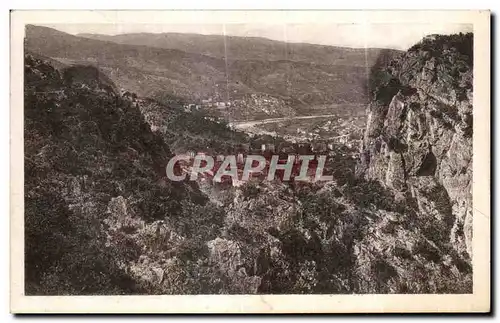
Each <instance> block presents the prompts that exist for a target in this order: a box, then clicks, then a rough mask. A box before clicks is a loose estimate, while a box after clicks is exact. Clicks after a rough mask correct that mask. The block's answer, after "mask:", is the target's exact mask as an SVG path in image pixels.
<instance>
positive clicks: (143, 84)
mask: <svg viewBox="0 0 500 323" xmlns="http://www.w3.org/2000/svg"><path fill="white" fill-rule="evenodd" d="M87 37H88V35H87ZM148 37H149V36H148ZM148 37H146V36H141V37H139V40H141V39H142V40H141V41H139V40H137V41H134V42H136V44H135V45H131V44H119V43H116V42H113V41H111V40H112V39H110V38H108V39H106V40H103V39H101V40H97V39H90V38H84V37H78V36H73V35H70V34H67V33H64V32H60V31H57V30H55V29H51V28H48V27H40V26H33V25H28V26H27V27H26V38H25V48H26V50H29V51H31V52H34V53H38V54H41V55H43V56H46V57H49V58H51V59H55V60H57V61H59V62H62V63H64V64H66V65H74V64H78V65H85V64H88V65H93V66H96V67H98V68H99V69H100V70H101V71H102V72H104V73H105V74H106V75H107V76H108V77H109V78H110V79H111V80H112V81H113V82H114V83H115V84H117V86H118V87H121V88H123V89H125V90H127V91H130V92H134V93H137V94H138V95H139V96H142V97H151V98H154V99H159V100H161V98H164V97H174V98H178V99H179V100H181V101H185V102H187V103H196V102H201V101H202V100H205V99H212V100H213V101H214V102H215V101H234V100H242V99H244V98H246V97H248V96H249V95H251V94H257V95H270V96H272V97H275V98H277V99H278V100H280V102H286V103H287V105H289V106H290V107H292V108H293V109H295V110H296V113H298V114H300V113H301V111H302V110H305V109H306V108H309V107H311V106H315V105H328V104H339V103H359V104H364V103H366V102H368V99H369V98H368V97H369V95H368V92H369V91H368V82H367V81H368V75H369V74H370V72H371V68H372V67H373V66H374V65H375V64H376V63H377V62H378V61H379V60H380V57H381V56H392V55H395V54H397V53H398V52H397V51H388V50H379V49H378V50H371V49H367V50H366V51H365V50H364V49H363V50H359V49H356V50H355V49H345V48H336V47H331V48H330V47H328V46H320V45H309V44H286V43H283V42H277V41H271V40H265V39H255V38H251V39H246V38H242V37H228V38H227V39H226V41H228V44H226V45H227V46H226V47H225V48H226V51H225V52H227V53H230V54H229V55H230V56H231V57H234V59H228V60H226V59H225V58H224V57H219V56H220V55H221V50H223V49H224V47H220V48H219V47H218V45H217V44H218V43H220V41H221V40H222V41H223V38H221V37H219V38H217V37H212V36H206V37H205V36H201V35H198V36H193V35H188V36H185V37H187V38H185V39H184V41H183V42H181V41H179V42H177V43H175V42H173V43H172V44H173V45H172V47H176V48H160V46H166V45H165V44H167V41H165V39H167V38H168V37H167V38H165V37H164V41H163V42H160V41H154V39H153V38H148ZM175 37H177V38H181V37H180V36H179V35H177V36H175ZM183 37H184V36H183ZM189 37H191V38H189ZM193 37H194V38H193ZM97 38H99V37H97ZM100 38H103V37H100ZM111 38H112V37H111ZM202 38H203V39H204V40H203V41H202ZM148 39H149V40H148ZM186 39H187V40H186ZM189 39H191V40H190V41H191V42H192V43H194V45H190V47H189V46H187V45H185V44H187V43H189V42H188V40H189ZM147 40H148V41H147ZM195 40H196V41H195ZM115 41H116V39H115ZM123 41H127V42H132V40H130V39H128V40H127V39H125V40H123ZM141 42H142V44H141ZM151 43H154V44H153V45H155V46H156V47H148V46H146V45H151ZM176 44H177V45H176ZM183 44H184V45H183ZM284 45H286V48H287V51H284V49H285V48H284V47H283V46H284ZM280 46H282V47H283V48H282V49H283V51H281V52H280V48H281V47H280ZM196 51H198V52H196ZM207 52H208V54H210V55H205V54H206V53H207ZM279 53H282V54H279ZM365 54H366V55H365ZM229 55H228V56H227V57H229ZM342 57H343V58H342ZM239 58H241V59H239ZM335 62H337V63H335ZM347 62H348V63H349V64H347ZM333 63H335V64H337V65H335V64H333ZM247 105H248V104H243V105H241V109H245V107H246V106H247ZM288 112H289V109H285V110H283V111H277V113H276V114H274V115H273V116H272V117H277V116H286V115H287V114H288ZM231 115H232V116H233V117H234V118H238V116H241V115H244V114H243V113H242V111H238V110H237V109H236V108H235V109H233V110H232V111H231ZM245 117H247V116H246V115H245ZM249 118H251V117H249Z"/></svg>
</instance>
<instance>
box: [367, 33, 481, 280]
mask: <svg viewBox="0 0 500 323" xmlns="http://www.w3.org/2000/svg"><path fill="white" fill-rule="evenodd" d="M377 82H379V83H378V84H376V86H375V90H374V101H373V102H372V103H371V104H370V107H369V109H368V113H369V115H368V123H367V127H366V132H365V136H364V142H363V148H362V154H361V155H362V156H361V157H362V160H361V163H360V165H359V168H358V172H359V174H361V175H362V176H364V177H365V178H367V179H372V180H377V181H379V182H380V183H382V184H383V186H384V187H385V188H387V189H389V190H391V191H393V192H394V193H395V194H396V196H397V197H398V200H399V203H403V204H406V205H408V206H411V207H412V208H413V210H414V213H415V216H416V221H418V222H417V223H420V225H421V227H420V230H421V234H422V235H423V237H424V238H425V240H426V245H427V247H425V248H427V249H428V250H427V252H431V253H432V254H433V255H432V256H431V255H429V257H431V259H433V261H437V262H443V263H445V262H446V261H448V260H446V259H448V258H447V257H449V256H450V255H453V257H455V258H456V261H457V263H460V264H461V265H460V266H458V268H459V269H462V270H463V269H464V268H468V267H469V266H470V264H471V239H472V194H471V190H472V34H466V35H463V34H460V35H451V36H438V35H436V36H429V37H426V38H425V39H423V40H422V42H420V43H419V44H417V45H415V46H413V47H412V48H410V49H409V50H408V52H407V53H405V54H404V55H403V56H401V57H400V58H399V59H396V60H394V61H392V62H391V63H390V66H388V68H387V70H386V72H385V74H380V75H379V78H378V79H377ZM401 238H402V237H401ZM383 239H385V238H384V237H378V238H376V239H375V240H376V241H380V240H383ZM402 239H404V240H405V241H406V243H407V244H408V243H410V244H411V242H409V241H411V239H407V238H406V239H405V238H402ZM430 246H432V247H430ZM414 247H415V246H412V248H414ZM417 247H418V246H417ZM422 248H424V247H422Z"/></svg>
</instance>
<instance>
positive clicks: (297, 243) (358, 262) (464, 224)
mask: <svg viewBox="0 0 500 323" xmlns="http://www.w3.org/2000/svg"><path fill="white" fill-rule="evenodd" d="M11 99H12V100H11V108H10V109H11V205H12V208H11V215H10V216H11V259H10V261H11V311H12V312H14V313H366V312H368V313H388V312H408V313H410V312H488V311H489V310H490V189H489V187H490V173H489V169H490V128H489V125H490V12H488V11H203V10H200V11H21V10H20V11H12V12H11Z"/></svg>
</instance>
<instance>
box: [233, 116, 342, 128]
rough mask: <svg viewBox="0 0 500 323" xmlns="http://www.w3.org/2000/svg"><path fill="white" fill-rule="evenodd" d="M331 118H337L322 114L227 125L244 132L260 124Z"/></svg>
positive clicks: (236, 122)
mask: <svg viewBox="0 0 500 323" xmlns="http://www.w3.org/2000/svg"><path fill="white" fill-rule="evenodd" d="M331 117H337V115H336V114H322V115H316V116H296V117H285V118H272V119H264V120H255V121H234V122H230V123H229V125H231V126H232V127H234V128H235V129H239V130H244V129H248V128H252V127H254V126H258V125H261V124H268V123H276V122H281V121H290V120H303V119H316V118H331Z"/></svg>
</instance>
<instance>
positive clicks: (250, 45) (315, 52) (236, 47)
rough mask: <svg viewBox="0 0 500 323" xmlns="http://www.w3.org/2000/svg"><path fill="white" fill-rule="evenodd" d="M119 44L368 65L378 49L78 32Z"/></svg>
mask: <svg viewBox="0 0 500 323" xmlns="http://www.w3.org/2000/svg"><path fill="white" fill-rule="evenodd" d="M77 36H79V37H85V38H89V39H94V40H102V41H111V42H114V43H118V44H126V45H142V46H148V47H158V48H165V49H177V50H182V51H185V52H188V53H196V54H203V55H207V56H212V57H218V58H227V59H228V60H265V61H280V60H286V61H297V62H308V63H315V64H321V65H351V66H352V65H354V66H365V67H366V64H367V63H368V64H369V65H371V64H372V62H373V61H374V60H375V59H376V58H377V57H378V55H380V53H381V52H398V51H396V50H390V49H378V48H366V49H365V48H348V47H337V46H326V45H318V44H309V43H289V42H284V41H277V40H272V39H268V38H262V37H238V36H223V35H201V34H184V33H130V34H119V35H103V34H88V33H85V34H78V35H77Z"/></svg>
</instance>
